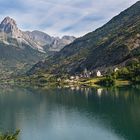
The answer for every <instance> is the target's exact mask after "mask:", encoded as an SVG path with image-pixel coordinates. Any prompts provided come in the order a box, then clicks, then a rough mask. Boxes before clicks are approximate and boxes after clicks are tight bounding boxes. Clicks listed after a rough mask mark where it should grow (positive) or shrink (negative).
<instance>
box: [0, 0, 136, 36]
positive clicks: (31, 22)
mask: <svg viewBox="0 0 140 140" xmlns="http://www.w3.org/2000/svg"><path fill="white" fill-rule="evenodd" d="M135 2H137V0H0V20H1V21H2V20H3V18H4V17H6V16H10V17H12V18H13V19H15V20H16V22H17V25H18V27H19V28H20V29H22V30H30V31H32V30H40V31H43V32H46V33H47V34H49V35H51V36H63V35H73V36H76V37H79V36H83V35H84V34H86V33H88V32H91V31H94V30H95V29H97V28H98V27H101V26H102V25H103V24H105V23H106V22H108V21H109V20H110V19H111V18H112V17H114V16H115V15H117V14H119V13H120V12H121V11H123V10H125V9H126V8H128V7H130V6H131V5H132V4H134V3H135Z"/></svg>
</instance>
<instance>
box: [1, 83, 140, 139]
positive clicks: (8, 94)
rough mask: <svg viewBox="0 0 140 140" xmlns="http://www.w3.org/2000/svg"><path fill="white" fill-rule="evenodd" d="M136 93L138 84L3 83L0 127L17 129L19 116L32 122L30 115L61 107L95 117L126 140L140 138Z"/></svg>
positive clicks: (138, 105) (21, 120)
mask: <svg viewBox="0 0 140 140" xmlns="http://www.w3.org/2000/svg"><path fill="white" fill-rule="evenodd" d="M139 93H140V86H135V87H131V86H128V87H120V88H109V89H102V88H97V89H96V88H84V87H82V88H80V87H75V88H72V89H71V88H64V89H63V88H59V89H47V90H42V89H33V88H16V87H10V86H9V87H8V86H5V87H3V88H2V90H0V129H5V130H7V129H8V130H10V129H18V128H20V129H21V126H22V123H23V122H24V121H23V119H24V120H26V119H27V120H29V121H28V123H32V122H33V120H32V117H36V119H37V118H40V117H41V115H42V114H45V113H47V112H49V111H51V110H54V109H55V108H57V109H58V106H59V107H61V106H62V107H64V108H66V109H68V110H69V111H71V110H78V112H81V114H83V116H86V115H87V116H88V117H90V118H89V119H91V120H92V119H93V118H97V119H98V120H99V121H100V122H101V124H102V125H104V126H107V127H109V128H112V129H113V130H114V131H115V133H116V134H119V135H121V136H123V137H124V138H126V139H128V140H131V139H135V140H137V139H138V137H140V134H139V130H140V126H139V125H138V124H140V111H139V107H140V94H139ZM33 115H34V116H33ZM17 116H21V117H17ZM5 120H7V121H5ZM46 121H47V120H46ZM48 121H49V120H48ZM93 123H94V121H93ZM93 125H94V124H93Z"/></svg>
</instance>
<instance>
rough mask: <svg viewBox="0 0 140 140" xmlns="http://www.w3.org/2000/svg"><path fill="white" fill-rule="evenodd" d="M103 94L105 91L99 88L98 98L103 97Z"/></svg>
mask: <svg viewBox="0 0 140 140" xmlns="http://www.w3.org/2000/svg"><path fill="white" fill-rule="evenodd" d="M102 93H103V89H102V88H98V89H97V95H98V97H101V96H102Z"/></svg>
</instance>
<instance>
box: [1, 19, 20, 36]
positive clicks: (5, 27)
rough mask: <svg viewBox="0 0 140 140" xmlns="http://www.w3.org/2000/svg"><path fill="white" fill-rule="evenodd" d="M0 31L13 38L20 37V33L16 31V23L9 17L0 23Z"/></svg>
mask: <svg viewBox="0 0 140 140" xmlns="http://www.w3.org/2000/svg"><path fill="white" fill-rule="evenodd" d="M0 31H1V32H4V33H7V34H8V35H9V36H11V37H14V38H18V37H22V32H21V31H20V30H19V29H18V27H17V24H16V21H15V20H14V19H12V18H10V17H6V18H5V19H4V20H3V21H2V22H1V24H0Z"/></svg>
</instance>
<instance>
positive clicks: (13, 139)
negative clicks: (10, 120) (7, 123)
mask: <svg viewBox="0 0 140 140" xmlns="http://www.w3.org/2000/svg"><path fill="white" fill-rule="evenodd" d="M19 132H20V131H19V130H18V131H16V132H15V133H14V134H11V133H6V134H0V140H18V138H17V137H18V135H19Z"/></svg>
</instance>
